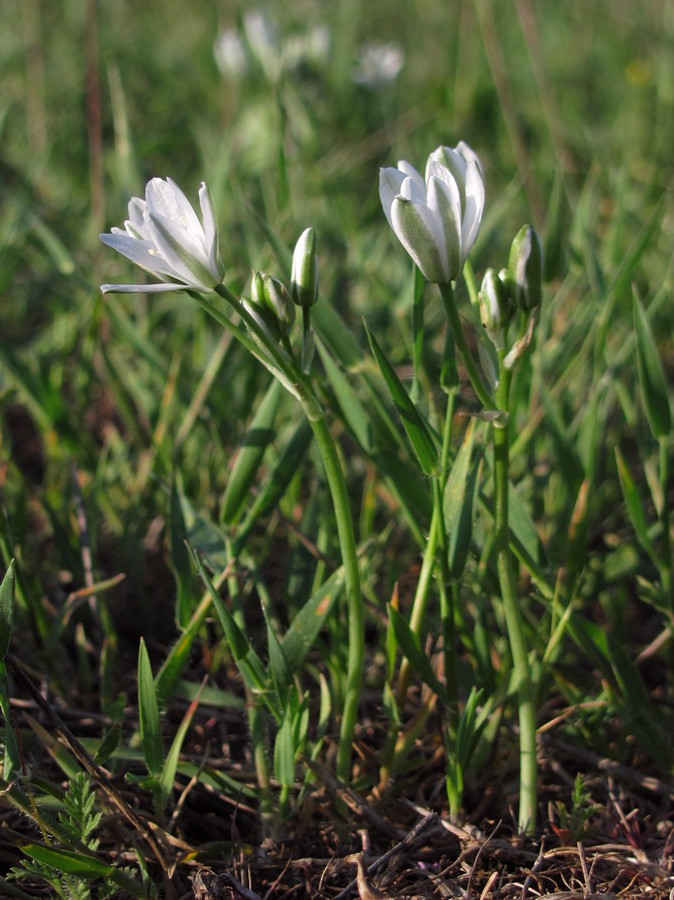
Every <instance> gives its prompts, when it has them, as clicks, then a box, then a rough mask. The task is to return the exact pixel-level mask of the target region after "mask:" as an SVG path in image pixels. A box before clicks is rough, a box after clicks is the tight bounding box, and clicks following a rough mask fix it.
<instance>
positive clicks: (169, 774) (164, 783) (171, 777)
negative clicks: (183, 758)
mask: <svg viewBox="0 0 674 900" xmlns="http://www.w3.org/2000/svg"><path fill="white" fill-rule="evenodd" d="M200 699H201V695H200V694H199V693H197V696H196V697H195V698H194V700H192V702H191V703H190V705H189V706H188V707H187V711H186V713H185V715H184V716H183V718H182V721H181V723H180V725H179V726H178V730H177V731H176V734H175V737H174V738H173V741H172V742H171V746H170V747H169V751H168V753H167V754H166V759H165V760H164V765H163V767H162V771H161V775H160V776H159V784H160V788H161V795H162V798H163V799H164V803H166V802H168V798H169V797H170V795H171V791H172V790H173V784H174V782H175V780H176V771H177V769H178V762H179V761H180V751H181V750H182V746H183V743H184V742H185V738H186V737H187V732H188V730H189V727H190V723H191V722H192V719H193V718H194V714H195V712H196V711H197V709H198V708H199V701H200ZM159 812H163V810H159Z"/></svg>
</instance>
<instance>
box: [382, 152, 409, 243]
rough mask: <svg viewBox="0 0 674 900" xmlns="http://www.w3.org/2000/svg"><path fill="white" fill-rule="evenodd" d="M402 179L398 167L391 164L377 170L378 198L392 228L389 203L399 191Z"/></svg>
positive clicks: (402, 176)
mask: <svg viewBox="0 0 674 900" xmlns="http://www.w3.org/2000/svg"><path fill="white" fill-rule="evenodd" d="M404 179H405V175H404V174H403V173H402V172H400V171H399V170H398V169H394V168H393V167H392V166H388V167H387V168H385V169H380V170H379V199H380V200H381V205H382V209H383V210H384V215H385V216H386V220H387V221H388V223H389V225H390V226H391V228H393V222H392V221H391V204H392V203H393V198H394V197H397V196H398V194H399V193H400V186H401V184H402V183H403V181H404Z"/></svg>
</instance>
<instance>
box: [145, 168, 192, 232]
mask: <svg viewBox="0 0 674 900" xmlns="http://www.w3.org/2000/svg"><path fill="white" fill-rule="evenodd" d="M145 200H146V202H147V212H148V216H150V217H152V216H156V215H158V216H164V217H165V218H166V219H170V220H172V221H173V222H175V224H176V225H178V224H179V223H180V224H181V225H182V227H183V228H184V229H186V230H187V231H190V232H192V233H193V234H195V235H200V236H203V233H204V232H203V228H202V227H201V223H200V222H199V219H198V218H197V216H196V213H195V212H194V210H193V209H192V205H191V204H190V202H189V200H188V199H187V197H186V196H185V194H184V193H183V192H182V191H181V190H180V188H179V187H178V185H177V184H176V183H175V182H174V181H171V179H170V178H167V179H166V181H164V180H163V179H162V178H153V179H152V180H151V181H149V182H148V184H147V187H146V188H145Z"/></svg>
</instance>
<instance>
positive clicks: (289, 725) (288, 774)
mask: <svg viewBox="0 0 674 900" xmlns="http://www.w3.org/2000/svg"><path fill="white" fill-rule="evenodd" d="M274 775H275V776H276V780H277V781H278V783H279V784H280V785H283V786H284V787H292V785H293V784H294V782H295V746H294V741H293V714H292V709H291V707H290V706H288V707H286V710H285V714H284V717H283V722H282V723H281V727H280V728H279V730H278V732H277V734H276V740H275V741H274Z"/></svg>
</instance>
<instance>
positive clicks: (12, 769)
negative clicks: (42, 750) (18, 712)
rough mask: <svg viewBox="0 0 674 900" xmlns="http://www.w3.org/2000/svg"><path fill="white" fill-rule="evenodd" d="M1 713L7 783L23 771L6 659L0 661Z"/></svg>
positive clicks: (4, 767) (3, 769) (5, 778)
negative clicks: (13, 719)
mask: <svg viewBox="0 0 674 900" xmlns="http://www.w3.org/2000/svg"><path fill="white" fill-rule="evenodd" d="M0 712H2V715H3V718H4V720H5V740H4V745H5V752H4V759H3V763H2V777H3V778H4V780H5V781H11V779H12V777H13V776H14V775H15V774H17V773H18V772H19V771H20V769H21V756H20V754H19V745H18V742H17V740H16V734H15V733H14V725H13V723H12V708H11V703H10V694H9V679H8V678H7V668H6V666H5V661H4V659H0Z"/></svg>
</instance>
